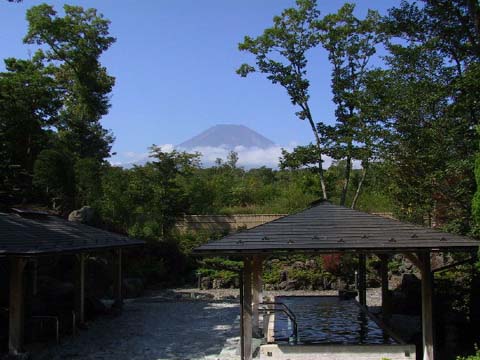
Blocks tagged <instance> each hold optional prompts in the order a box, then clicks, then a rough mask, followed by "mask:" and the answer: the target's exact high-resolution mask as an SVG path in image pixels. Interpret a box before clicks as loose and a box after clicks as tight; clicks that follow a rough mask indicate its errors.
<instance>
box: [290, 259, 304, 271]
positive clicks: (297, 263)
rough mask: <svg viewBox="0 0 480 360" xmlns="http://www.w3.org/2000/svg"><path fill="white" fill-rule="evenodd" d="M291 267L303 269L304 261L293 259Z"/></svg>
mask: <svg viewBox="0 0 480 360" xmlns="http://www.w3.org/2000/svg"><path fill="white" fill-rule="evenodd" d="M292 267H293V268H294V269H298V270H303V269H305V263H303V262H302V261H295V262H294V263H293V265H292Z"/></svg>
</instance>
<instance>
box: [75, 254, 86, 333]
mask: <svg viewBox="0 0 480 360" xmlns="http://www.w3.org/2000/svg"><path fill="white" fill-rule="evenodd" d="M85 258H86V255H85V254H79V255H76V264H75V268H76V269H75V270H76V271H75V313H76V314H77V317H76V318H77V321H78V324H79V325H83V324H84V323H85Z"/></svg>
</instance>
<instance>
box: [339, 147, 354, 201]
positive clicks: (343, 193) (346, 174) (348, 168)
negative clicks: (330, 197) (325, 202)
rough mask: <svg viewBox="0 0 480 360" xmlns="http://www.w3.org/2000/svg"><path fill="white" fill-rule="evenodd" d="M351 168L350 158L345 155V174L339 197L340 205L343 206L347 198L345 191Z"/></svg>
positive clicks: (346, 190)
mask: <svg viewBox="0 0 480 360" xmlns="http://www.w3.org/2000/svg"><path fill="white" fill-rule="evenodd" d="M351 170H352V158H351V156H350V155H349V156H347V164H346V165H345V175H344V178H343V189H342V196H341V198H340V205H341V206H345V201H346V199H347V192H348V185H349V183H350V173H351Z"/></svg>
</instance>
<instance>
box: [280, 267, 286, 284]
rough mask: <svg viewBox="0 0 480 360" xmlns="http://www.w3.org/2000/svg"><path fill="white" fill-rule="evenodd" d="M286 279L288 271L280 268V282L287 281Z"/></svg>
mask: <svg viewBox="0 0 480 360" xmlns="http://www.w3.org/2000/svg"><path fill="white" fill-rule="evenodd" d="M287 279H288V271H287V270H282V271H281V272H280V282H284V281H287Z"/></svg>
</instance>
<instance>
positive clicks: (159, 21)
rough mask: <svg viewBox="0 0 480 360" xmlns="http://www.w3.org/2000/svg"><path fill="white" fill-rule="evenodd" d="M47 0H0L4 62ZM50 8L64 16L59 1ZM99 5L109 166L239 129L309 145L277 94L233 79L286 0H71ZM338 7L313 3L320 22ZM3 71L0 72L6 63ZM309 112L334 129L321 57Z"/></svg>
mask: <svg viewBox="0 0 480 360" xmlns="http://www.w3.org/2000/svg"><path fill="white" fill-rule="evenodd" d="M42 2H44V1H35V0H24V1H23V3H21V4H14V3H13V4H12V3H8V2H6V1H5V0H1V1H0V44H1V46H0V57H1V58H2V59H3V58H5V57H11V56H13V57H19V58H25V57H28V56H29V54H30V53H32V52H34V51H35V47H33V46H30V45H24V44H23V43H22V38H23V36H24V35H25V33H26V29H27V23H26V21H25V11H26V9H27V8H29V7H30V6H32V5H36V4H39V3H42ZM354 2H355V3H356V4H357V13H358V15H359V16H363V15H365V14H366V11H367V9H368V8H372V9H377V10H379V11H380V12H381V13H385V12H386V10H387V9H388V8H390V7H392V6H394V5H398V4H399V2H400V1H398V0H396V1H394V0H358V1H354ZM48 3H50V4H52V5H54V6H55V8H56V9H57V10H61V8H62V5H63V4H64V3H65V1H49V2H48ZM66 3H68V4H73V5H81V6H83V7H95V8H97V9H98V10H99V11H100V12H101V13H103V14H104V15H105V17H106V18H108V19H110V20H111V22H112V24H111V34H112V35H113V36H115V37H116V38H117V42H116V43H115V44H114V45H113V46H112V47H111V49H109V50H108V51H107V53H105V55H104V56H103V59H102V62H103V64H104V65H105V66H106V67H107V68H108V71H109V72H110V73H111V74H112V75H113V76H115V77H116V79H117V80H116V86H115V88H114V91H113V94H112V98H111V103H112V107H111V110H110V113H109V114H108V115H107V116H105V117H104V119H103V121H102V123H103V126H104V127H106V128H108V129H111V130H112V131H113V132H114V134H115V137H116V141H115V144H114V147H113V150H114V151H115V152H116V153H117V155H116V156H115V157H114V158H113V159H112V161H113V162H120V163H124V162H128V161H131V160H136V159H137V158H139V157H141V156H142V154H145V153H146V151H147V150H146V149H147V147H148V146H150V145H151V144H157V145H162V144H178V143H181V142H182V141H184V140H186V139H188V138H190V137H192V136H194V135H197V134H198V133H200V132H201V131H203V130H205V129H207V128H208V127H210V126H212V125H215V124H221V123H229V124H243V125H246V126H248V127H250V128H252V129H254V130H256V131H258V132H259V133H261V134H262V135H264V136H266V137H268V138H270V139H271V140H272V141H274V142H275V143H277V144H279V145H280V146H290V145H291V144H306V143H308V142H310V141H311V140H312V134H311V130H310V129H309V127H308V124H307V123H305V122H302V121H300V120H298V119H297V118H296V117H295V114H294V113H295V109H294V107H293V106H292V105H290V101H289V98H288V96H287V95H286V93H285V91H284V90H283V88H281V87H279V86H276V85H272V84H271V83H270V82H269V81H268V80H267V79H266V78H265V77H264V76H262V75H260V74H258V75H257V74H254V75H253V76H249V77H248V78H246V79H245V78H241V77H239V76H238V75H236V74H235V70H236V68H238V66H239V65H240V64H242V63H243V62H249V61H250V60H252V59H251V57H249V56H248V54H245V53H241V52H239V51H238V50H237V44H238V43H239V42H240V41H241V40H242V39H243V37H244V36H245V35H252V36H254V35H257V34H260V33H261V32H262V30H263V29H264V28H266V27H268V26H270V25H271V23H272V17H273V16H274V15H277V14H279V13H280V12H281V11H282V9H284V8H287V7H290V6H292V5H293V4H294V1H291V0H242V1H240V0H237V1H233V0H202V1H198V0H175V1H173V0H170V1H166V0H143V1H133V0H128V1H127V0H101V1H93V0H90V1H88V0H82V1H79V0H77V1H75V0H71V1H68V2H66ZM343 3H344V1H340V0H338V1H337V0H328V1H325V0H323V1H322V0H319V1H318V7H319V10H320V11H321V12H322V14H323V15H325V14H327V13H329V12H334V11H336V10H337V9H338V8H339V7H340V6H341V5H342V4H343ZM2 68H3V65H2ZM309 78H310V79H311V86H312V88H311V106H312V109H313V113H314V116H315V118H316V119H317V120H319V121H324V122H333V120H334V119H333V115H334V105H333V103H332V101H331V91H330V64H329V63H328V59H327V56H326V54H325V53H324V52H323V51H321V50H316V51H314V52H312V53H311V54H310V65H309Z"/></svg>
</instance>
